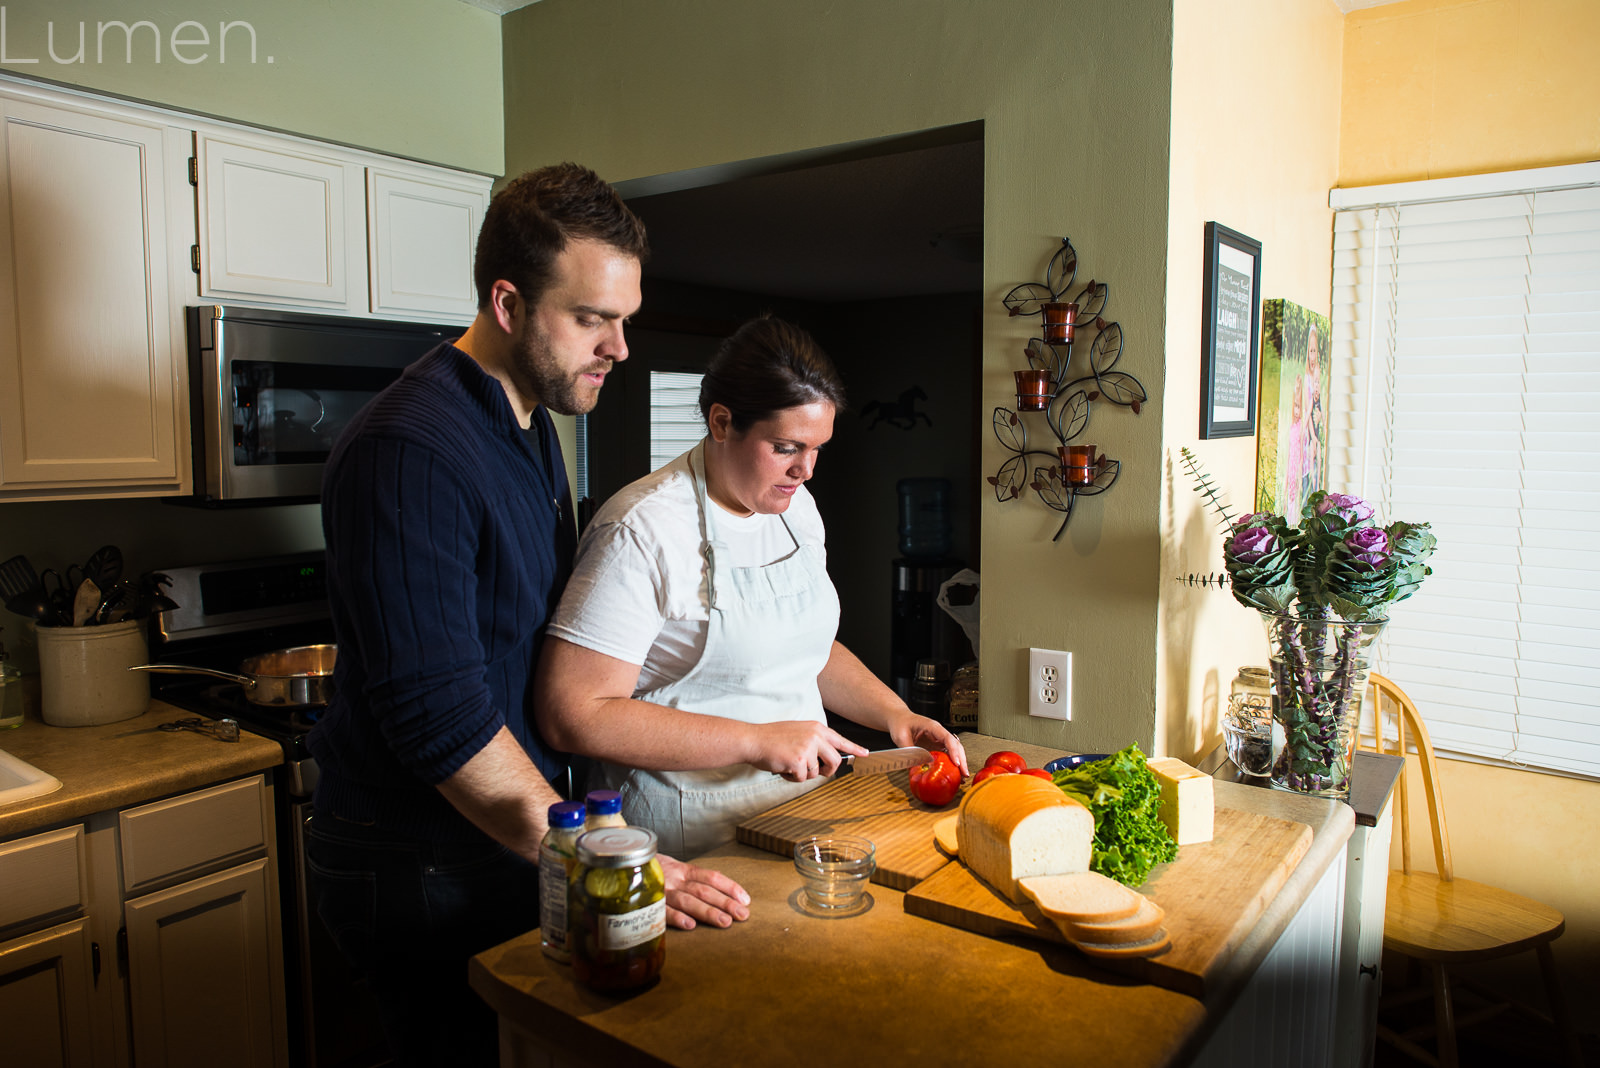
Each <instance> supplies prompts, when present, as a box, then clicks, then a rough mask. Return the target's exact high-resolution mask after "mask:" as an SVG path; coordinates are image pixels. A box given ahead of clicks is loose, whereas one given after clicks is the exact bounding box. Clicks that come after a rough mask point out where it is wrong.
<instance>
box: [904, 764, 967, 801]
mask: <svg viewBox="0 0 1600 1068" xmlns="http://www.w3.org/2000/svg"><path fill="white" fill-rule="evenodd" d="M960 789H961V769H960V768H958V767H956V762H955V761H953V760H951V759H950V755H949V754H948V753H932V754H930V759H929V760H928V762H927V763H926V764H919V765H917V766H916V767H914V768H912V769H911V793H912V794H913V795H915V797H916V799H917V800H918V801H921V802H922V803H923V804H925V805H932V806H934V807H935V808H938V807H940V806H942V805H948V804H949V803H950V802H951V801H953V800H955V796H956V793H957V791H959V790H960Z"/></svg>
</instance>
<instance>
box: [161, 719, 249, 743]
mask: <svg viewBox="0 0 1600 1068" xmlns="http://www.w3.org/2000/svg"><path fill="white" fill-rule="evenodd" d="M157 729H159V730H164V731H194V732H195V733H196V734H209V735H211V737H213V738H218V739H221V740H222V741H224V742H237V741H238V740H239V721H238V720H236V719H229V718H228V717H226V716H224V717H223V718H222V719H206V718H205V717H203V716H188V717H186V718H184V719H175V720H173V721H172V722H170V723H163V724H160V726H159V727H158V728H157Z"/></svg>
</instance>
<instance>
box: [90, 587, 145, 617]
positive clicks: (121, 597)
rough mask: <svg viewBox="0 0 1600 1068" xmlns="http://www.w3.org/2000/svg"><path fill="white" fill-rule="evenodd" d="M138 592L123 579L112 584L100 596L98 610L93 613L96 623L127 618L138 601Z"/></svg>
mask: <svg viewBox="0 0 1600 1068" xmlns="http://www.w3.org/2000/svg"><path fill="white" fill-rule="evenodd" d="M138 597H139V594H138V592H137V591H136V590H134V588H133V587H132V586H130V585H128V583H127V582H125V581H118V582H116V583H114V584H112V586H111V588H110V589H108V590H106V591H105V594H104V596H102V597H101V598H100V608H99V611H97V612H96V613H95V617H94V621H95V622H96V623H121V622H122V621H123V620H124V619H127V618H128V616H129V614H130V613H131V612H132V611H133V609H134V606H135V605H136V604H137V603H138Z"/></svg>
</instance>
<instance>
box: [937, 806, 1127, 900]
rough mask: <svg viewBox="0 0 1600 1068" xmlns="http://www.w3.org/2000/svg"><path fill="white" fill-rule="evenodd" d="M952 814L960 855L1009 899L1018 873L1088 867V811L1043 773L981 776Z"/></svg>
mask: <svg viewBox="0 0 1600 1068" xmlns="http://www.w3.org/2000/svg"><path fill="white" fill-rule="evenodd" d="M957 817H958V818H957V820H956V840H957V843H958V845H959V846H960V851H961V859H962V861H963V862H965V863H966V865H967V867H968V868H970V869H971V870H972V871H973V873H974V874H976V875H977V876H978V877H979V878H981V879H983V880H985V881H986V882H988V883H989V885H990V886H993V887H994V888H995V889H996V890H998V891H1000V893H1002V894H1004V895H1005V896H1006V897H1007V898H1009V899H1010V900H1012V901H1015V902H1020V901H1021V900H1022V891H1021V890H1020V889H1019V888H1018V885H1017V881H1018V880H1019V879H1024V878H1027V877H1029V876H1037V875H1060V874H1065V873H1071V872H1087V871H1088V870H1089V860H1090V850H1091V848H1092V846H1093V843H1094V816H1092V815H1091V814H1090V813H1089V810H1088V809H1086V808H1084V807H1083V805H1081V804H1079V803H1078V802H1077V801H1074V800H1073V799H1072V798H1070V797H1068V796H1067V795H1066V794H1065V793H1063V792H1062V791H1061V788H1060V787H1058V786H1056V785H1055V784H1054V783H1052V782H1050V781H1048V780H1046V779H1041V778H1038V777H1036V776H1033V775H996V776H994V777H993V778H990V779H986V780H984V781H983V782H981V783H979V784H978V785H977V786H976V787H974V788H973V789H971V790H969V791H968V792H967V795H966V796H965V797H963V798H962V799H961V808H960V810H959V812H958V813H957ZM1131 911H1132V910H1130V912H1131ZM1102 918H1103V917H1102Z"/></svg>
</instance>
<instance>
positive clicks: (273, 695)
mask: <svg viewBox="0 0 1600 1068" xmlns="http://www.w3.org/2000/svg"><path fill="white" fill-rule="evenodd" d="M338 653H339V647H338V646H336V645H297V646H295V647H294V648H292V649H275V650H273V651H272V652H270V653H262V654H260V655H259V656H252V657H250V658H249V659H248V660H246V661H245V662H244V663H242V664H240V665H239V673H238V674H234V673H232V672H229V671H217V670H216V669H214V668H203V667H194V666H193V665H190V664H139V665H137V666H135V667H131V668H129V669H128V670H129V671H153V672H157V673H159V674H163V675H208V676H210V677H212V678H217V679H226V680H227V681H229V682H236V683H238V684H239V685H240V686H242V687H243V688H244V695H245V698H246V699H247V700H249V702H250V703H251V704H253V705H268V706H272V707H276V708H308V707H312V706H316V705H325V704H327V703H328V702H329V701H330V700H332V699H333V662H334V660H335V658H336V657H337V656H338Z"/></svg>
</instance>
